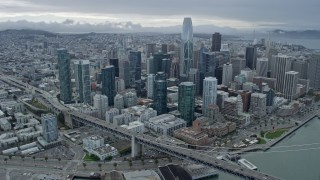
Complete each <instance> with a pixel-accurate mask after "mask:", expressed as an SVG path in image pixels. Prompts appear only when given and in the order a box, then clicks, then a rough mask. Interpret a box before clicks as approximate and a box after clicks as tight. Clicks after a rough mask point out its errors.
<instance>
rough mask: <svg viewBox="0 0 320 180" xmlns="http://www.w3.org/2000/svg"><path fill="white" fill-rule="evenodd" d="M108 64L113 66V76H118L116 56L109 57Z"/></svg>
mask: <svg viewBox="0 0 320 180" xmlns="http://www.w3.org/2000/svg"><path fill="white" fill-rule="evenodd" d="M109 64H110V65H112V66H114V68H115V73H116V74H115V76H116V77H119V59H116V58H112V59H109Z"/></svg>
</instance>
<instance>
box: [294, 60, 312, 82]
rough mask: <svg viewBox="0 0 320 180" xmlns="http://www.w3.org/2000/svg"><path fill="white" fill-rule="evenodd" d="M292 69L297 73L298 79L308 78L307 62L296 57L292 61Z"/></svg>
mask: <svg viewBox="0 0 320 180" xmlns="http://www.w3.org/2000/svg"><path fill="white" fill-rule="evenodd" d="M292 71H296V72H298V73H299V79H308V62H307V61H306V60H301V59H296V60H294V61H293V62H292Z"/></svg>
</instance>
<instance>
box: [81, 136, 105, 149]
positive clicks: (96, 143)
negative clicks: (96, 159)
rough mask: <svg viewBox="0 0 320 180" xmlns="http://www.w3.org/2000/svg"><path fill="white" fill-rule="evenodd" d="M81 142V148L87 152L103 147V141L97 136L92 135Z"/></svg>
mask: <svg viewBox="0 0 320 180" xmlns="http://www.w3.org/2000/svg"><path fill="white" fill-rule="evenodd" d="M82 142H83V148H84V149H85V150H87V151H90V150H92V149H96V148H98V147H101V146H103V145H104V139H103V137H101V136H99V135H92V136H89V137H86V138H83V139H82Z"/></svg>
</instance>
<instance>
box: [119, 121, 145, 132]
mask: <svg viewBox="0 0 320 180" xmlns="http://www.w3.org/2000/svg"><path fill="white" fill-rule="evenodd" d="M121 127H123V128H125V129H127V130H129V131H132V132H135V133H140V134H143V133H144V124H143V123H142V122H140V121H133V122H130V123H129V125H121Z"/></svg>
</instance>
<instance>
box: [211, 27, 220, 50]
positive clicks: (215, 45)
mask: <svg viewBox="0 0 320 180" xmlns="http://www.w3.org/2000/svg"><path fill="white" fill-rule="evenodd" d="M220 49H221V34H220V33H218V32H216V33H214V34H212V46H211V51H213V52H216V51H220Z"/></svg>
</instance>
